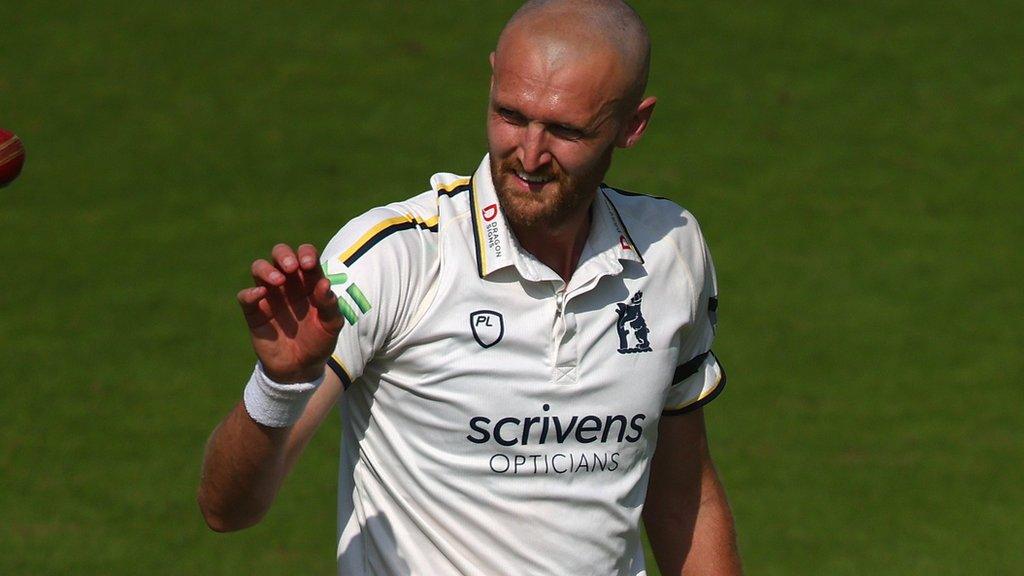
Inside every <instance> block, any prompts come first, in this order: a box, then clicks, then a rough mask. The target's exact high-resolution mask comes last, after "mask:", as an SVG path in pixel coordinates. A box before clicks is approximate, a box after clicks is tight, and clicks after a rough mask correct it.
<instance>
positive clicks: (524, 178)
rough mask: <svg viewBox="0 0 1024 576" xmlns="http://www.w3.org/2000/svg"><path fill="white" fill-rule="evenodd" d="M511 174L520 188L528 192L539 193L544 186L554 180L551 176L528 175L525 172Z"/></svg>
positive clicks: (515, 171) (518, 171)
mask: <svg viewBox="0 0 1024 576" xmlns="http://www.w3.org/2000/svg"><path fill="white" fill-rule="evenodd" d="M512 173H513V174H514V175H515V177H516V180H518V181H519V184H520V186H521V187H523V188H525V189H526V190H529V191H530V192H540V191H541V189H543V188H544V185H545V184H547V183H548V182H553V181H554V180H555V177H554V175H553V174H530V173H529V172H527V171H525V170H514V171H513V172H512Z"/></svg>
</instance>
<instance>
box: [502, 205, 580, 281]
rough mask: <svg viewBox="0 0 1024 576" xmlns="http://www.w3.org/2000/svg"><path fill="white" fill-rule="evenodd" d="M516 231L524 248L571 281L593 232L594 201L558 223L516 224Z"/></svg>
mask: <svg viewBox="0 0 1024 576" xmlns="http://www.w3.org/2000/svg"><path fill="white" fill-rule="evenodd" d="M591 202H592V201H591ZM512 232H513V233H514V234H515V235H516V239H517V240H519V244H520V246H522V247H523V249H524V250H526V251H527V252H529V253H530V254H533V255H534V256H535V257H536V258H537V259H538V260H540V261H541V262H543V263H544V264H545V265H547V267H548V268H551V269H552V270H554V271H555V273H556V274H558V275H559V276H560V277H561V278H562V280H564V281H565V283H566V284H568V283H569V279H570V278H572V273H573V272H574V271H575V270H576V265H577V264H579V261H580V255H581V254H583V247H584V246H585V245H586V243H587V237H588V236H589V235H590V204H587V209H586V210H581V211H580V212H579V214H576V215H574V216H573V217H572V218H570V219H569V220H567V221H565V222H563V223H561V224H559V225H558V226H554V227H553V226H550V225H544V224H539V225H535V226H514V225H513V226H512Z"/></svg>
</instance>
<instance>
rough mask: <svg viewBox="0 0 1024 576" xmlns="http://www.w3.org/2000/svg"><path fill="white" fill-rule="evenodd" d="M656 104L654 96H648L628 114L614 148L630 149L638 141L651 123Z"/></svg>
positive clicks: (656, 100)
mask: <svg viewBox="0 0 1024 576" xmlns="http://www.w3.org/2000/svg"><path fill="white" fill-rule="evenodd" d="M657 103H658V99H657V98H655V97H654V96H648V97H647V98H644V99H643V100H642V101H641V102H640V104H639V105H638V106H637V107H636V109H635V110H633V112H632V113H631V114H630V116H629V119H628V120H627V121H626V124H625V125H623V127H622V132H620V133H619V138H618V140H617V141H616V142H615V145H616V146H618V147H619V148H631V147H633V146H635V145H636V143H637V142H639V141H640V137H641V136H643V135H644V131H646V130H647V125H648V124H649V123H650V121H651V115H652V114H654V105H655V104H657Z"/></svg>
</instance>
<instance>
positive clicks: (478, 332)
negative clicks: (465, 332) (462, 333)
mask: <svg viewBox="0 0 1024 576" xmlns="http://www.w3.org/2000/svg"><path fill="white" fill-rule="evenodd" d="M469 327H470V328H472V329H473V338H476V342H477V344H479V345H480V346H482V347H483V348H490V347H491V346H494V345H495V344H497V343H498V342H501V337H502V336H504V335H505V319H504V318H502V316H501V313H500V312H495V311H494V310H477V311H476V312H473V313H472V314H470V315H469Z"/></svg>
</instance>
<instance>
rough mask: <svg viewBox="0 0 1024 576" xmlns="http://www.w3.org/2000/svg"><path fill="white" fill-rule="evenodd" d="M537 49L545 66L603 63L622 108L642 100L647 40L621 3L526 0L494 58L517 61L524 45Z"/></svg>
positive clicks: (615, 0)
mask: <svg viewBox="0 0 1024 576" xmlns="http://www.w3.org/2000/svg"><path fill="white" fill-rule="evenodd" d="M524 41H525V42H526V43H528V44H529V48H531V49H533V50H539V51H541V52H542V53H543V56H544V57H545V58H546V59H547V60H548V61H549V65H551V66H552V67H555V66H566V65H570V64H574V63H577V62H579V61H581V60H588V59H592V58H595V57H596V58H604V59H606V60H607V63H608V64H609V65H611V66H612V67H613V69H614V76H615V78H610V79H609V80H611V81H614V82H615V83H616V84H617V85H619V87H620V88H621V89H622V93H621V95H620V96H621V98H622V100H623V103H624V104H626V105H628V106H634V105H635V104H636V103H638V102H639V101H640V99H641V98H642V97H643V94H644V90H645V89H646V87H647V76H648V72H649V70H650V61H651V40H650V36H649V35H648V33H647V27H646V26H644V23H643V21H642V20H640V16H639V15H638V14H637V13H636V11H635V10H633V8H632V7H630V6H629V5H628V4H626V3H625V2H623V1H622V0H530V1H529V2H526V3H525V4H523V5H522V6H521V7H520V8H519V10H517V11H516V13H515V14H513V15H512V18H510V19H509V21H508V23H507V24H506V25H505V28H504V29H503V30H502V32H501V35H500V36H499V38H498V47H497V48H496V50H495V54H496V56H497V57H499V58H500V57H501V56H504V55H505V54H502V52H504V51H511V52H515V53H516V54H510V55H509V56H512V57H518V56H520V54H519V53H520V52H522V50H523V42H524Z"/></svg>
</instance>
